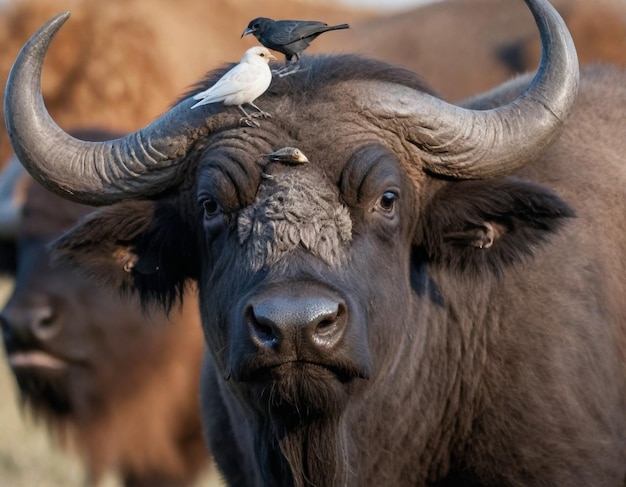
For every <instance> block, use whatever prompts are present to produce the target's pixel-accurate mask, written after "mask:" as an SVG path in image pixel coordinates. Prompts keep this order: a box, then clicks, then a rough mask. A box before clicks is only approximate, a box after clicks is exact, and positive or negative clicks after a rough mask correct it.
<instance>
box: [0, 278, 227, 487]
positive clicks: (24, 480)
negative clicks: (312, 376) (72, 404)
mask: <svg viewBox="0 0 626 487" xmlns="http://www.w3.org/2000/svg"><path fill="white" fill-rule="evenodd" d="M12 287H13V284H12V282H11V280H9V279H6V278H0V309H1V308H2V307H3V306H4V303H5V302H6V299H7V298H8V297H9V295H10V294H11V290H12ZM0 345H1V344H0ZM121 485H122V484H121V483H120V480H119V479H118V478H117V477H116V476H115V475H113V474H110V475H109V476H107V477H106V478H104V479H103V480H102V482H100V484H99V485H98V486H97V487H121ZM221 485H222V483H221V482H220V480H219V478H218V476H217V474H216V473H215V472H207V474H206V475H204V476H203V477H202V478H200V479H199V480H198V482H197V485H196V486H195V487H220V486H221ZM0 486H1V487H95V486H90V485H89V484H87V483H86V481H85V474H84V470H83V468H82V466H81V465H80V463H79V462H78V460H77V458H76V457H75V456H74V455H72V454H71V453H65V452H63V451H60V450H59V449H58V448H57V447H56V446H55V445H54V443H53V442H51V441H50V438H49V437H48V434H47V431H46V428H45V425H43V424H41V423H39V422H36V421H34V420H33V418H30V417H28V415H25V414H24V413H23V411H22V410H21V409H20V407H19V398H18V395H17V388H16V385H15V381H14V380H13V376H12V374H11V371H10V369H9V366H8V365H7V361H6V358H5V355H4V348H3V347H2V346H0Z"/></svg>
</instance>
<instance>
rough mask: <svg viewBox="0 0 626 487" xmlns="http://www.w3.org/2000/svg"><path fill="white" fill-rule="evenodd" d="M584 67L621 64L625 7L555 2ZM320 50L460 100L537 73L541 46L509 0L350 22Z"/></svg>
mask: <svg viewBox="0 0 626 487" xmlns="http://www.w3.org/2000/svg"><path fill="white" fill-rule="evenodd" d="M551 3H552V4H553V5H554V6H555V7H556V8H557V10H558V11H559V12H560V14H561V15H562V16H563V18H564V20H565V22H566V24H567V25H568V28H569V30H570V32H571V34H572V37H573V39H574V43H575V44H576V49H577V52H578V57H579V61H580V63H581V65H585V64H589V63H593V62H596V61H603V62H609V63H614V64H621V65H626V1H624V0H593V1H590V0H553V1H552V2H551ZM315 44H316V45H315V47H316V49H318V50H335V51H341V52H357V53H360V54H365V55H367V56H369V57H375V58H378V59H382V60H384V61H387V62H390V63H393V64H399V65H402V66H404V67H406V68H409V69H410V70H411V71H414V72H418V73H420V74H421V75H422V76H423V77H424V78H425V79H426V80H427V81H428V82H429V84H431V85H432V86H436V87H437V90H438V92H439V93H440V94H441V95H442V96H443V97H445V98H447V99H449V100H452V101H458V100H461V99H463V98H466V97H469V96H472V95H475V94H477V93H479V92H482V91H485V90H487V89H490V88H492V87H494V86H496V85H498V84H500V83H502V82H503V81H506V80H507V79H509V78H511V77H512V76H514V75H516V74H519V73H523V72H527V71H534V70H535V69H536V68H537V64H538V62H539V55H540V47H539V45H540V43H539V39H538V38H537V35H536V27H535V23H534V21H533V18H532V15H531V14H530V13H529V12H528V11H527V9H526V7H525V5H524V4H523V3H522V2H513V1H511V0H447V1H441V2H435V3H432V4H427V5H424V6H420V7H416V8H413V9H410V10H407V11H403V12H400V13H394V14H391V15H385V16H379V17H377V18H373V19H369V20H365V21H362V22H354V23H353V24H351V29H350V30H347V31H344V32H342V34H341V39H340V40H337V39H331V38H324V37H320V38H319V39H318V40H317V41H316V43H315Z"/></svg>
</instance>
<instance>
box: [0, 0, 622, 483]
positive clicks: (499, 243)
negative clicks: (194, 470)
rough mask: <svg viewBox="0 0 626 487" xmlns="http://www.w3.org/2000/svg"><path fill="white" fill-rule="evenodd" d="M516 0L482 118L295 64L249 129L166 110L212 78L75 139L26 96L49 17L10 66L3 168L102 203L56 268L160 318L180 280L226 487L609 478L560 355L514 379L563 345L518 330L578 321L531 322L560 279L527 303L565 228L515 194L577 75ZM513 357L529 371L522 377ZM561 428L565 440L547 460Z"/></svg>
mask: <svg viewBox="0 0 626 487" xmlns="http://www.w3.org/2000/svg"><path fill="white" fill-rule="evenodd" d="M526 3H527V4H528V5H529V7H530V8H531V10H532V12H533V14H534V16H535V19H536V21H537V24H538V26H539V30H540V33H541V38H542V42H543V47H544V54H543V59H542V62H541V65H540V67H539V70H538V72H537V74H536V76H535V77H534V79H532V81H531V82H530V83H529V86H528V87H527V88H526V89H525V90H524V89H521V90H520V89H513V88H511V89H510V91H509V92H508V93H509V94H511V93H514V95H513V96H507V97H503V99H504V101H503V102H502V103H501V104H499V105H498V106H497V107H495V108H491V109H484V110H483V109H477V110H470V109H466V108H461V107H458V106H454V105H450V104H448V103H446V102H444V101H442V100H440V99H438V98H437V97H435V96H433V95H432V94H431V92H430V91H429V90H428V89H427V88H426V87H425V86H424V84H423V83H422V82H421V81H420V80H419V78H417V77H416V76H415V75H413V74H412V73H410V72H407V71H404V70H402V69H398V68H394V67H391V66H388V65H385V64H383V63H379V62H375V61H371V60H368V59H363V58H358V57H353V56H333V57H330V56H329V57H313V58H306V57H305V58H304V59H303V60H302V64H303V68H306V69H302V70H300V71H299V72H297V73H295V74H293V75H291V76H288V77H284V78H280V79H274V80H273V82H272V85H271V86H270V88H269V90H268V91H267V92H266V93H265V94H264V95H263V98H262V106H263V107H264V109H266V110H268V111H269V112H270V113H271V114H272V118H271V119H268V120H262V121H261V122H262V123H260V127H241V126H240V125H239V118H240V117H239V115H238V114H237V110H236V109H231V108H228V107H223V106H222V105H221V104H213V105H207V106H205V107H201V109H195V110H191V109H190V107H191V106H192V105H193V104H194V100H193V99H192V96H191V95H193V94H194V93H195V92H197V91H200V90H203V89H206V88H207V87H208V86H209V85H210V84H211V83H212V82H214V81H215V80H216V79H218V77H219V76H220V75H221V74H222V73H223V72H224V71H223V70H219V71H218V72H215V73H213V75H212V76H210V78H209V79H208V80H205V81H204V82H202V83H200V84H199V85H198V86H197V87H196V88H195V90H193V91H192V92H190V93H189V96H186V97H184V98H182V99H181V100H180V101H178V102H177V103H176V104H175V105H174V106H173V107H172V108H171V109H170V110H169V111H168V112H167V113H165V114H164V115H163V116H162V117H160V118H158V119H157V120H155V121H154V122H153V123H151V124H150V125H149V126H147V127H146V128H144V129H142V130H140V131H138V132H136V133H134V134H131V135H129V136H126V137H123V138H120V139H116V140H111V141H107V142H99V143H86V142H83V141H79V140H77V139H75V138H73V137H71V136H69V135H68V134H66V133H65V132H64V131H62V130H61V129H59V127H58V126H57V125H56V124H55V123H54V121H53V120H52V119H51V118H50V117H49V116H48V115H47V113H46V110H45V107H44V105H43V100H42V98H41V94H40V89H39V78H40V72H41V66H42V62H43V57H44V54H45V51H46V49H47V47H48V45H49V43H50V42H51V39H52V37H53V36H54V33H55V32H56V31H57V30H58V29H59V28H60V27H61V25H62V24H63V23H64V22H65V20H66V19H67V14H62V15H60V16H58V17H56V18H54V19H52V20H51V21H50V22H49V23H48V24H46V25H45V26H44V27H43V28H42V29H41V30H40V31H39V32H38V33H37V34H35V35H34V36H33V38H32V39H31V40H30V41H29V43H28V44H27V45H26V46H25V48H24V49H23V51H22V52H21V54H20V56H19V57H18V59H17V61H16V63H15V66H14V68H13V70H12V74H11V77H10V80H9V84H8V89H7V94H6V98H5V113H6V123H7V127H8V129H9V133H10V134H11V139H12V142H13V145H14V147H15V151H16V153H17V154H18V155H19V157H20V159H21V160H23V162H24V164H25V166H26V167H27V168H28V170H29V172H31V173H32V174H33V177H35V178H36V179H37V180H38V181H40V182H41V183H42V184H43V185H45V186H47V187H48V188H50V189H51V190H52V191H54V192H56V193H59V194H61V195H62V196H64V197H66V198H69V199H73V200H76V201H79V202H87V203H92V204H95V205H103V206H104V205H110V206H106V207H104V208H103V209H102V210H101V211H100V212H99V213H97V214H95V215H93V216H91V217H88V218H87V219H86V220H84V221H83V222H82V224H81V225H80V226H78V227H77V228H75V229H73V230H72V231H71V232H70V233H69V234H67V235H66V236H65V237H63V238H61V239H60V241H58V242H57V245H56V248H57V251H59V252H60V253H61V254H62V255H63V256H64V257H65V258H66V259H68V260H70V261H71V262H74V263H77V264H79V265H81V266H84V267H88V268H89V269H90V270H91V272H92V273H94V274H96V275H97V276H100V277H101V278H102V279H104V280H106V281H108V282H109V283H112V284H114V285H115V286H117V287H118V288H122V289H137V290H138V292H139V293H140V295H141V296H142V298H143V299H144V300H145V301H146V302H148V301H150V300H151V299H152V300H157V301H159V302H161V303H162V304H163V305H164V306H166V307H168V306H171V305H172V303H173V302H175V299H176V298H177V296H179V295H180V293H181V290H182V289H184V287H185V282H186V281H187V280H189V279H192V280H196V281H197V282H198V286H199V293H200V302H201V315H202V322H203V329H204V334H205V340H206V343H207V345H208V350H209V353H208V354H207V356H206V359H205V364H204V368H203V380H202V381H203V390H204V393H203V405H204V406H203V407H204V419H205V429H206V431H207V437H208V439H209V442H210V444H211V447H212V451H213V452H214V454H215V455H216V458H217V461H218V464H219V465H220V467H221V468H222V470H223V471H224V473H225V475H226V478H227V479H228V481H229V482H230V483H231V484H232V485H318V486H321V485H366V484H367V485H421V484H424V483H426V482H432V483H436V482H443V483H445V482H454V481H455V480H456V481H458V482H461V481H465V482H466V483H472V482H474V483H476V484H494V485H502V484H507V483H515V482H517V483H533V481H537V482H538V481H539V479H541V480H545V479H550V481H553V482H554V483H557V484H558V483H561V484H567V483H568V480H570V479H574V478H575V479H578V478H579V477H578V476H577V475H579V474H580V471H581V468H582V467H581V468H579V466H580V465H582V464H583V463H585V462H582V461H581V457H585V456H586V455H587V454H588V455H589V457H593V458H594V461H595V460H598V459H600V458H608V459H609V460H607V462H610V463H611V467H610V468H609V469H608V470H607V469H606V468H604V467H603V468H596V466H597V465H596V466H594V467H593V472H592V473H593V474H594V475H595V474H597V473H598V472H603V471H607V472H610V473H608V474H600V475H607V476H609V475H610V476H611V478H614V477H615V476H616V475H619V473H618V474H616V472H618V470H619V468H621V467H619V466H617V467H616V465H619V463H620V461H621V460H620V457H619V455H620V454H618V453H611V452H612V451H613V450H610V448H609V446H610V445H615V441H617V440H615V438H614V437H612V436H611V434H612V433H611V432H606V431H604V430H602V432H601V433H598V432H599V431H600V430H601V429H602V428H601V425H602V424H608V422H605V421H604V420H603V419H602V414H598V415H597V418H599V419H598V421H597V422H592V423H589V424H593V428H596V429H595V430H593V431H592V432H590V431H588V430H586V429H585V428H587V426H581V425H582V424H583V423H584V422H583V421H582V420H581V415H580V411H581V409H580V408H577V407H576V405H577V404H578V403H577V401H578V399H580V398H579V396H577V395H576V394H574V395H571V396H570V395H568V393H566V394H557V393H555V392H554V389H555V388H563V387H570V386H571V389H572V390H574V389H576V387H575V386H574V385H571V384H570V382H567V381H565V382H567V384H568V385H567V386H563V385H559V386H557V383H559V380H565V379H564V373H563V369H562V368H561V367H562V365H563V363H565V362H568V361H569V360H570V359H572V358H573V357H576V359H580V358H581V356H582V355H583V354H575V353H574V352H573V350H577V349H576V348H575V347H573V348H572V347H570V348H567V349H566V348H565V347H564V348H563V349H562V350H560V352H562V354H561V355H559V357H561V360H560V361H558V366H554V364H552V365H551V371H552V372H554V375H553V376H551V380H544V381H541V380H539V377H540V376H541V374H540V373H538V372H537V371H538V370H541V367H540V365H539V364H540V363H541V364H543V363H544V362H542V361H541V360H543V357H547V356H551V354H550V353H549V352H550V350H552V349H553V348H554V347H557V345H556V344H557V343H563V341H561V342H557V341H556V340H553V339H554V337H553V336H551V337H550V339H549V340H543V341H541V340H539V339H537V340H535V338H536V337H537V336H538V335H537V334H538V333H539V330H541V331H542V333H554V334H555V335H556V334H557V333H560V332H562V333H565V334H566V335H567V336H571V334H572V333H574V332H573V331H572V330H573V329H574V328H570V329H568V328H566V327H565V323H566V322H569V321H570V318H571V319H573V320H574V321H577V320H580V318H575V319H574V318H573V314H574V313H573V311H571V310H570V308H569V307H568V306H566V305H560V306H556V307H552V308H551V307H550V306H549V305H548V303H549V302H552V300H553V299H556V297H555V293H556V291H557V290H559V289H562V287H563V286H564V285H565V283H566V282H567V286H571V283H573V282H577V281H576V280H566V279H563V280H562V281H559V282H558V283H556V285H547V283H548V282H552V280H554V279H557V278H558V277H559V274H558V273H557V272H555V270H556V268H559V266H563V268H564V269H573V268H574V267H569V266H568V265H566V264H565V261H566V260H568V259H570V260H569V261H568V262H574V261H576V258H575V256H574V254H570V253H566V252H562V251H559V252H557V250H556V247H555V245H551V242H552V241H553V240H556V241H559V242H561V243H562V241H561V240H558V238H559V236H560V235H561V233H560V231H557V230H560V229H563V228H565V227H567V228H569V227H570V226H566V225H564V223H565V222H566V221H571V220H572V219H571V217H573V216H574V211H573V210H572V208H571V207H570V206H569V205H568V204H566V203H565V202H564V201H563V200H562V199H561V198H560V197H559V196H557V195H556V194H555V193H554V192H552V191H551V190H549V189H547V188H546V187H545V186H543V185H542V184H539V183H546V182H550V181H552V182H553V181H559V176H558V175H555V174H552V173H550V172H549V171H548V172H541V171H539V172H537V170H536V169H535V173H533V172H532V169H533V168H536V166H537V164H539V162H538V161H541V160H542V159H541V158H542V157H543V155H542V154H544V153H545V151H546V150H549V148H550V146H551V144H553V143H554V142H555V140H557V138H558V135H559V133H560V132H561V129H562V128H563V126H564V124H565V122H566V121H567V119H568V117H569V116H570V115H571V113H572V110H573V107H574V103H575V99H576V93H577V88H578V79H579V77H578V65H577V60H576V53H575V50H574V46H573V44H572V42H571V39H570V37H569V34H568V32H567V29H566V28H565V27H564V25H563V22H562V20H561V18H560V17H559V16H558V14H557V13H556V12H555V11H554V10H553V9H552V8H551V6H550V5H549V4H548V3H547V2H546V1H544V0H526ZM516 86H517V87H518V88H519V86H518V85H516ZM283 148H297V149H298V150H299V152H300V153H302V154H305V155H306V161H308V162H306V161H304V160H303V161H302V162H301V163H298V164H294V163H292V162H293V161H291V160H290V157H289V156H288V157H286V159H285V157H284V155H285V154H286V153H290V152H291V151H292V150H291V149H288V150H286V151H282V150H281V149H283ZM276 151H279V154H281V157H276ZM272 154H274V155H273V156H272ZM268 155H269V156H268ZM576 160H578V159H576ZM527 167H530V168H531V169H527ZM550 167H557V165H552V166H550ZM533 174H534V175H533ZM540 244H543V245H540ZM531 257H532V258H531ZM544 268H545V269H546V270H547V274H548V277H547V278H545V279H543V280H542V279H539V278H538V276H539V274H540V272H539V271H540V270H541V271H542V275H543V274H546V272H544V271H543V270H542V269H544ZM577 268H578V267H577ZM566 274H567V272H565V271H563V272H562V273H561V275H562V276H563V277H565V275H566ZM567 286H566V287H567ZM568 289H570V288H569V287H568ZM518 293H522V294H523V295H525V296H528V299H527V300H525V299H520V298H515V299H513V297H514V296H517V295H518ZM572 293H573V291H572ZM509 302H511V303H512V304H509V305H508V306H509V307H508V308H507V303H509ZM526 305H528V306H531V307H533V309H534V310H535V312H534V313H533V314H532V316H530V317H529V316H528V314H524V313H521V311H520V310H521V307H522V306H526ZM592 309H593V307H587V306H580V307H578V308H577V313H579V314H577V315H576V316H583V315H584V314H585V313H588V312H590V311H589V310H592ZM580 313H582V314H580ZM546 320H547V321H548V322H549V323H550V326H547V327H546V326H543V323H544V321H546ZM583 321H585V322H588V320H583ZM546 329H548V330H549V331H547V332H546V331H545V330H546ZM598 329H600V328H598ZM520 330H527V333H526V334H522V335H521V336H522V337H523V339H522V338H520ZM535 341H536V342H538V343H540V345H539V346H538V347H536V348H537V356H538V357H541V360H537V361H535V362H533V361H531V364H532V365H528V366H524V365H522V364H523V361H521V360H517V359H518V358H519V354H520V353H521V350H522V349H523V348H524V346H525V345H527V344H530V343H533V344H534V343H535ZM603 343H604V342H603ZM557 355H558V354H557ZM588 356H591V355H589V354H588V355H585V357H588ZM585 363H587V362H585ZM603 363H604V362H603ZM617 363H618V361H615V364H617ZM618 368H619V367H617V366H616V368H615V370H617V369H618ZM591 369H593V370H597V367H592V368H591ZM591 369H589V370H591ZM556 370H558V373H557V372H556ZM568 377H569V376H568ZM568 380H569V379H568ZM216 391H217V393H216ZM531 391H533V392H534V393H532V394H531ZM568 391H569V389H568ZM570 392H571V391H570ZM524 394H528V399H527V404H526V405H525V407H522V401H520V400H519V399H520V397H524V398H526V396H525V395H524ZM573 397H576V398H577V399H576V400H572V401H569V398H573ZM614 399H615V398H612V399H611V404H618V403H619V401H617V400H614ZM563 401H565V403H563ZM564 404H565V405H564ZM557 409H558V410H559V411H560V413H559V414H547V413H546V411H548V410H550V411H556V410H557ZM564 411H565V412H564ZM504 412H506V413H507V414H505V413H504ZM605 419H606V418H605ZM574 425H576V426H574ZM546 428H547V429H546ZM590 428H591V427H590ZM593 428H592V429H593ZM548 430H549V431H550V433H549V434H547V433H545V431H548ZM564 430H567V431H574V432H573V433H572V437H573V438H575V440H574V441H570V442H565V441H557V439H562V438H561V437H560V436H559V434H558V431H564ZM587 433H592V434H591V436H593V435H594V434H596V433H598V434H597V435H596V436H593V437H594V438H598V439H600V440H603V439H607V441H604V442H603V441H598V442H597V443H596V442H594V441H591V442H587V441H586V440H584V438H585V437H586V435H587ZM557 437H558V438H557ZM557 444H558V446H556V445H557ZM601 445H604V446H601ZM607 445H608V446H607ZM534 451H541V452H547V454H546V455H534V454H533V453H532V452H534ZM615 451H617V449H615ZM580 452H585V453H584V454H582V453H580ZM592 452H594V453H592ZM548 453H549V454H548ZM607 455H608V456H607ZM548 458H551V459H552V460H554V461H551V463H550V465H553V464H554V465H557V467H554V468H552V470H550V469H549V465H548V460H547V459H548ZM599 461H600V460H598V462H599ZM592 463H593V462H592ZM622 465H623V462H622ZM605 467H606V465H605ZM590 471H591V470H590ZM546 472H547V473H546ZM621 475H622V477H623V472H621ZM580 478H583V477H582V476H581V477H580ZM588 478H596V479H597V478H598V477H597V476H596V477H593V476H590V477H588ZM607 478H608V477H607Z"/></svg>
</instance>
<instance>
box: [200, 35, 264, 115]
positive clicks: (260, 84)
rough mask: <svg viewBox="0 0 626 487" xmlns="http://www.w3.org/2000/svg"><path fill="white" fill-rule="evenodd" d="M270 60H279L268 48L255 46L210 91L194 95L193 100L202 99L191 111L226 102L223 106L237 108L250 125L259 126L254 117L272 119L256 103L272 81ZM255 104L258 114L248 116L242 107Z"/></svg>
mask: <svg viewBox="0 0 626 487" xmlns="http://www.w3.org/2000/svg"><path fill="white" fill-rule="evenodd" d="M271 59H276V57H275V56H273V55H272V53H270V52H269V51H268V50H267V49H266V48H265V47H262V46H255V47H251V48H250V49H248V50H247V51H246V52H245V53H244V55H243V57H242V58H241V61H239V64H237V65H236V66H234V67H233V68H232V69H230V70H229V71H228V72H227V73H226V74H224V76H222V77H221V78H220V79H219V80H218V81H217V82H216V83H215V84H214V85H213V86H211V87H210V88H209V89H207V90H205V91H202V92H200V93H198V94H197V95H194V97H193V99H194V100H200V101H198V103H196V104H195V105H193V106H192V107H191V108H192V109H193V108H196V107H199V106H201V105H207V104H209V103H217V102H220V101H222V102H224V105H237V107H238V108H239V109H240V110H241V111H242V112H243V113H244V115H245V117H244V118H242V119H241V120H242V121H243V120H245V121H246V123H248V124H249V125H256V126H257V127H258V126H259V124H258V122H256V121H255V120H252V117H270V114H269V113H267V112H264V111H263V110H261V109H260V108H259V107H258V106H256V105H255V104H254V100H256V99H257V98H258V97H259V96H261V95H262V94H263V93H265V90H267V89H268V88H269V86H270V83H271V82H272V71H271V70H270V67H269V62H270V60H271ZM246 103H247V104H248V105H252V106H253V107H254V108H255V109H256V110H257V111H258V113H253V114H249V113H248V112H246V110H245V109H244V108H243V105H244V104H246Z"/></svg>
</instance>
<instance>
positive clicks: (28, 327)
mask: <svg viewBox="0 0 626 487" xmlns="http://www.w3.org/2000/svg"><path fill="white" fill-rule="evenodd" d="M84 136H85V137H90V138H93V137H95V138H96V139H99V138H102V137H107V134H100V133H88V132H86V133H84ZM108 136H111V134H108ZM7 179H9V180H12V182H13V184H14V186H15V188H16V191H15V196H14V197H13V198H11V200H10V201H9V202H6V201H5V202H3V204H2V205H1V208H2V211H0V213H1V214H2V215H3V216H4V217H5V218H4V221H3V222H0V234H2V235H3V236H4V238H5V240H6V238H7V237H8V236H9V235H10V234H11V232H13V231H14V232H15V234H14V236H15V245H16V248H17V269H16V274H15V275H16V283H15V288H14V292H13V295H12V296H11V297H10V299H9V301H8V303H7V305H6V307H5V308H4V310H3V311H2V314H1V315H0V323H1V325H2V337H3V340H4V346H5V350H6V355H7V359H8V362H9V364H10V366H11V370H12V371H13V373H14V375H15V379H16V380H17V384H18V386H19V395H20V397H21V399H22V404H23V405H24V406H25V407H27V409H28V410H30V411H32V413H33V414H34V415H35V417H37V418H41V419H43V420H44V421H45V423H46V424H47V425H48V426H49V427H50V430H51V432H52V434H53V436H54V438H55V440H56V441H57V442H58V443H59V444H60V445H62V446H63V447H71V448H72V449H73V450H75V451H76V453H77V454H78V455H79V456H80V457H81V458H82V460H83V462H84V465H85V467H86V470H87V472H88V475H89V477H90V481H91V482H97V481H98V480H99V479H100V478H101V476H102V474H103V473H105V472H107V471H115V472H116V473H118V474H119V476H120V477H121V478H122V479H123V482H124V485H125V486H133V487H137V486H145V487H158V486H169V487H172V486H187V485H191V484H192V482H193V481H194V480H195V479H196V478H197V477H198V475H199V474H200V473H201V472H202V471H203V470H205V469H206V467H208V465H209V459H210V457H209V455H208V450H207V449H206V447H205V444H204V441H203V438H202V433H201V425H200V416H199V404H198V403H199V398H198V395H199V393H198V390H199V373H200V363H201V356H202V351H203V344H204V342H203V338H202V331H201V327H200V322H199V316H198V309H197V297H196V295H195V289H190V290H189V291H188V293H187V298H186V299H185V300H184V303H183V305H182V306H181V307H180V308H179V307H175V308H174V309H172V311H171V315H170V318H171V320H170V319H168V317H167V316H166V314H165V313H163V312H162V311H156V310H153V311H150V310H144V311H142V310H141V307H140V306H139V304H138V302H137V300H136V299H133V298H131V297H130V296H129V297H127V298H122V297H120V296H119V294H118V293H116V292H114V291H113V292H111V291H110V290H109V289H108V288H106V287H103V286H99V285H97V284H96V283H94V282H93V281H92V280H90V279H88V278H87V277H85V276H84V275H81V274H79V273H77V272H75V271H74V270H73V269H72V268H70V267H68V266H67V265H63V264H60V263H59V264H53V263H51V261H50V257H49V255H48V251H47V244H48V243H49V242H50V241H51V240H53V239H54V238H55V237H57V236H58V235H59V234H60V233H61V232H63V231H64V230H67V229H68V228H70V227H71V226H72V225H73V224H74V223H75V222H76V221H77V220H78V219H79V218H81V217H82V216H84V215H86V214H87V213H89V212H91V211H92V210H93V208H91V207H89V206H83V205H78V204H75V203H71V202H69V201H67V200H64V199H62V198H60V197H58V196H55V195H54V194H52V193H50V192H49V191H47V190H45V189H43V188H42V187H41V186H40V185H39V184H37V183H35V182H34V181H32V179H31V178H30V176H27V175H26V173H25V171H23V169H21V166H19V162H17V160H14V161H13V162H12V163H11V164H9V166H8V167H7V169H6V171H5V173H4V174H3V175H2V178H1V181H3V182H4V183H6V180H7ZM22 205H23V210H22V211H21V208H22ZM20 216H21V218H19V217H20ZM15 217H18V218H15ZM170 321H171V322H170Z"/></svg>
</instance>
